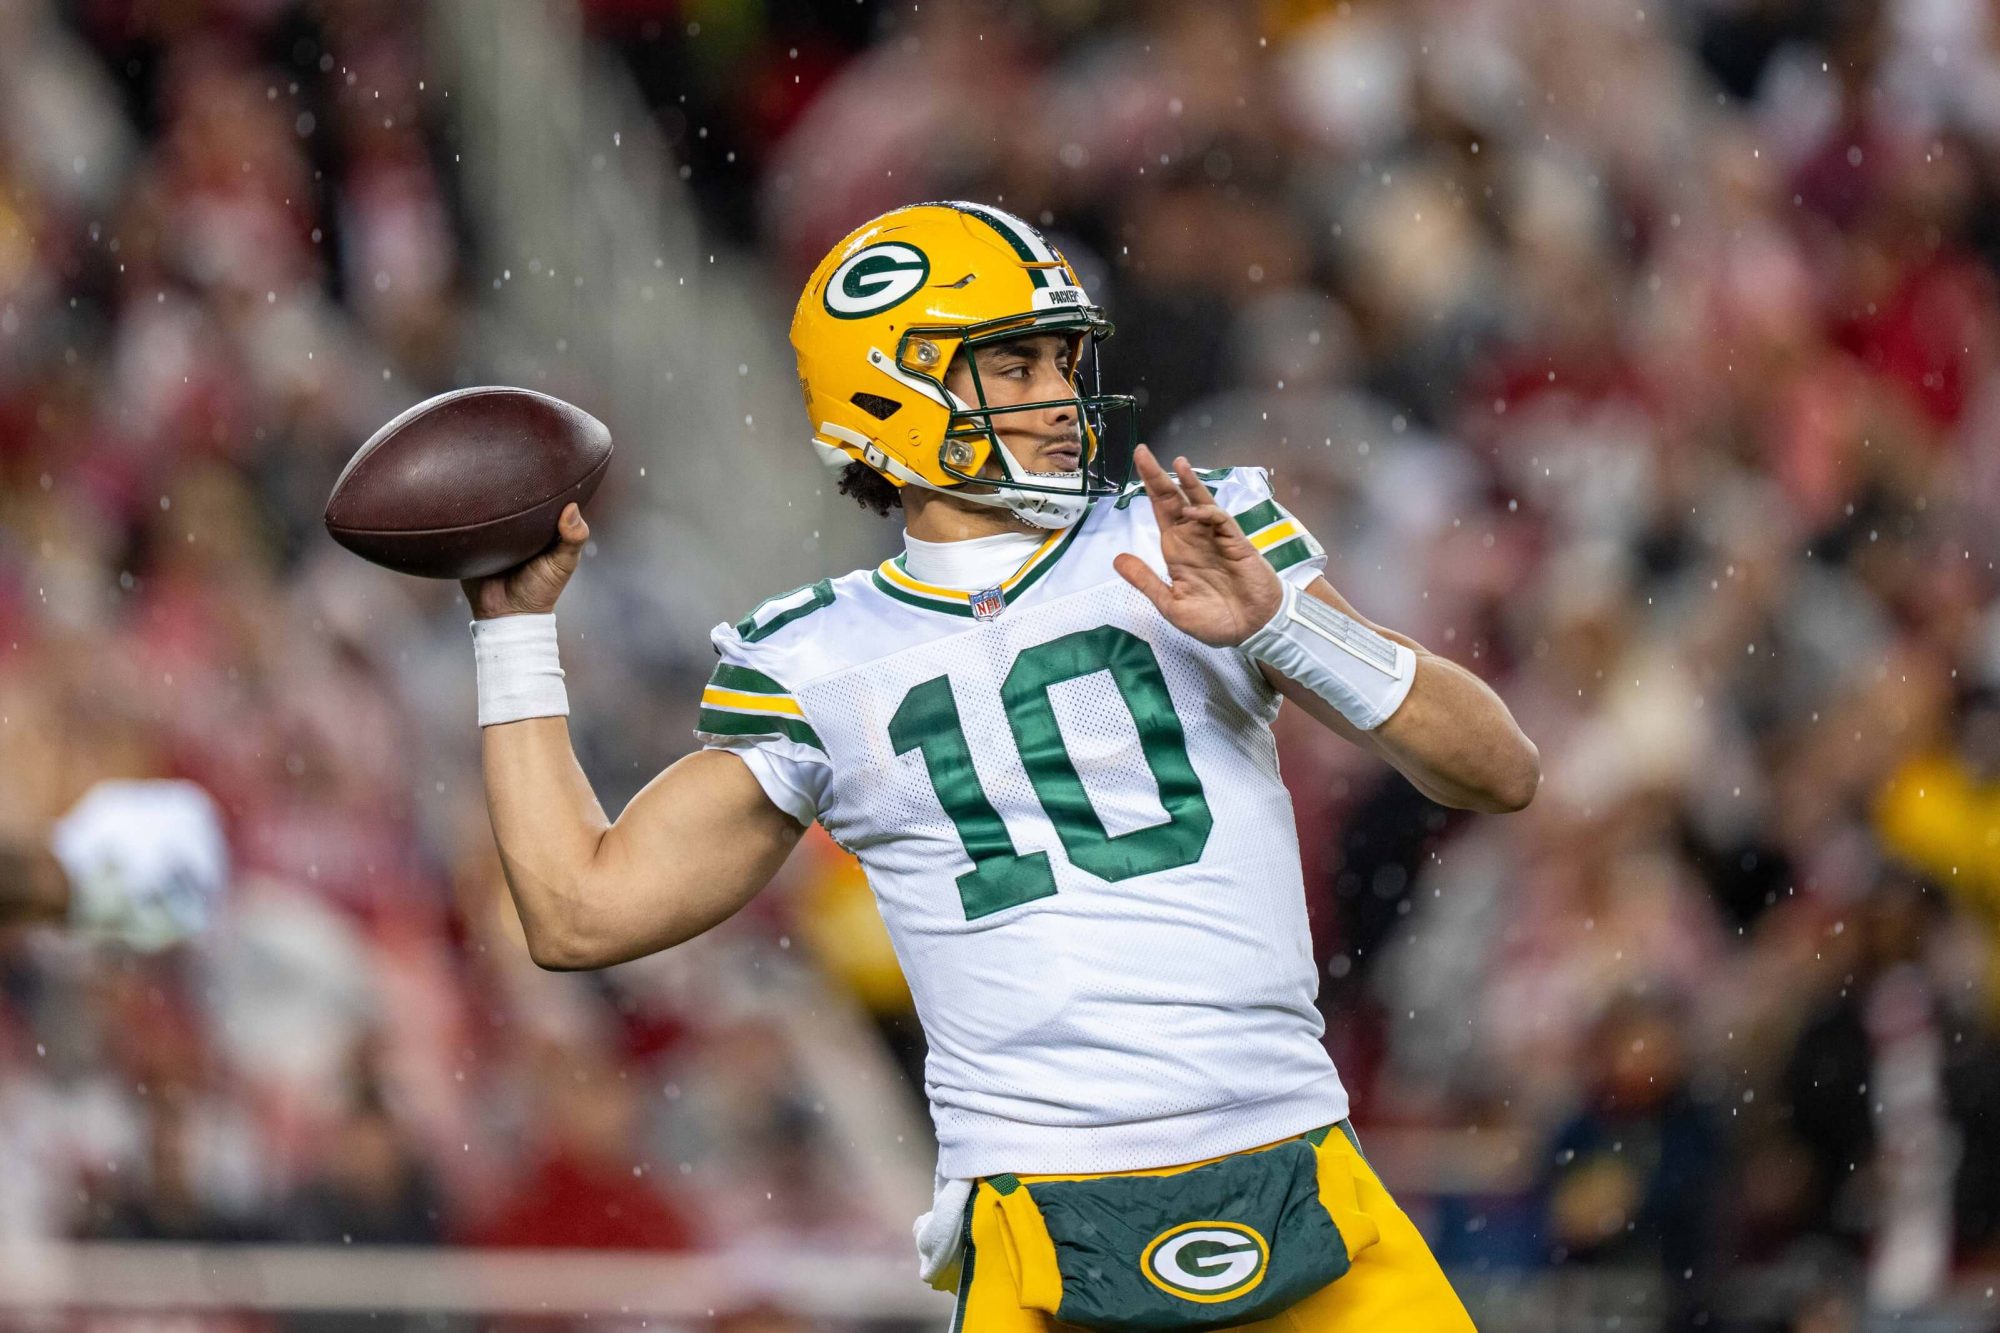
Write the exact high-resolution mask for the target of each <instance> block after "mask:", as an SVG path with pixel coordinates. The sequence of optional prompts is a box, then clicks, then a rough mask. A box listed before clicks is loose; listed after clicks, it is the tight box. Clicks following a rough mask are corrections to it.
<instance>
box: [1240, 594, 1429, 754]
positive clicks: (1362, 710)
mask: <svg viewBox="0 0 2000 1333" xmlns="http://www.w3.org/2000/svg"><path fill="white" fill-rule="evenodd" d="M1243 651H1244V652H1245V653H1247V654H1249V655H1250V658H1251V659H1252V660H1253V661H1257V662H1266V663H1269V664H1270V665H1271V666H1272V667H1274V668H1275V669H1276V670H1277V671H1278V672H1279V674H1281V675H1283V676H1286V677H1288V678H1289V679H1292V680H1295V681H1297V682H1298V683H1299V684H1301V685H1303V686H1305V687H1306V688H1307V689H1309V690H1311V691H1312V692H1313V693H1314V694H1317V695H1318V696H1319V697H1320V698H1322V699H1324V700H1326V701H1327V702H1328V703H1329V704H1331V705H1333V707H1334V709H1335V710H1336V711H1337V712H1339V714H1340V715H1341V716H1342V717H1344V718H1346V719H1347V720H1348V721H1349V722H1352V723H1353V724H1354V725H1355V726H1357V727H1359V728H1361V730H1363V731H1373V730H1374V729H1375V728H1377V727H1379V726H1381V725H1382V724H1383V723H1384V722H1386V721H1388V720H1389V716H1390V714H1392V713H1394V712H1395V711H1396V709H1397V708H1399V707H1401V706H1402V703H1403V700H1404V699H1405V698H1407V697H1408V695H1409V693H1410V686H1411V685H1413V684H1415V683H1416V679H1417V655H1416V654H1415V653H1414V652H1412V651H1411V650H1410V648H1409V646H1408V645H1406V644H1401V643H1397V642H1396V641H1395V640H1394V639H1391V638H1386V637H1384V636H1383V635H1380V634H1377V633H1376V632H1375V631H1374V630H1372V629H1370V628H1368V626H1366V625H1364V624H1362V623H1361V622H1360V621H1358V620H1356V619H1354V617H1352V616H1348V615H1343V614H1341V612H1340V611H1338V610H1336V609H1335V608H1333V607H1331V606H1328V605H1327V604H1326V603H1325V602H1322V601H1321V600H1320V599H1319V598H1317V597H1314V596H1313V595H1312V594H1310V593H1307V592H1301V591H1300V590H1299V588H1298V586H1297V585H1296V584H1292V583H1287V584H1286V585H1285V600H1284V602H1283V604H1282V605H1280V606H1279V607H1278V614H1277V615H1275V616H1272V617H1271V623H1270V624H1268V625H1266V626H1264V628H1262V629H1260V630H1258V631H1257V632H1256V633H1255V634H1252V635H1251V636H1250V637H1249V638H1247V639H1245V640H1244V641H1243Z"/></svg>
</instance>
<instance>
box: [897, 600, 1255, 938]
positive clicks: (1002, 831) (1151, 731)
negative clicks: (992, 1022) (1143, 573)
mask: <svg viewBox="0 0 2000 1333" xmlns="http://www.w3.org/2000/svg"><path fill="white" fill-rule="evenodd" d="M1098 671H1108V672H1110V673H1111V679H1112V680H1113V681H1114V682H1115V683H1116V684H1117V686H1118V693H1119V696H1120V697H1121V698H1123V699H1124V701H1125V707H1126V710H1127V711H1128V712H1130V713H1131V715H1132V721H1133V724H1134V725H1135V726H1136V727H1137V728H1138V732H1139V748H1140V752H1141V753H1142V754H1143V755H1144V756H1145V759H1146V767H1147V768H1148V769H1150V770H1151V771H1152V774H1153V781H1154V783H1155V784H1157V785H1158V787H1159V789H1160V805H1161V807H1162V808H1163V809H1165V810H1166V812H1167V820H1166V822H1165V823H1163V824H1154V825H1152V826H1150V827H1148V828H1142V829H1135V830H1133V831H1132V832H1129V833H1120V834H1116V835H1113V834H1111V833H1108V832H1106V831H1105V828H1104V821H1103V820H1101V819H1099V818H1098V816H1097V811H1096V810H1095V809H1094V808H1092V806H1091V804H1090V796H1089V794H1088V793H1087V792H1086V791H1085V790H1084V786H1083V778H1082V776H1081V775H1080V774H1079V773H1078V772H1077V769H1076V762H1075V761H1074V760H1073V759H1071V758H1070V753H1069V747H1068V746H1066V745H1065V744H1063V738H1062V731H1061V729H1060V728H1059V727H1058V726H1057V725H1056V711H1055V706H1054V705H1053V704H1052V703H1050V701H1049V690H1050V689H1051V688H1052V687H1054V686H1056V685H1059V684H1061V683H1062V682H1064V681H1067V680H1075V679H1076V678H1078V677H1079V676H1088V675H1091V674H1093V673H1094V672H1098ZM1000 702H1001V704H1002V706H1003V707H1005V709H1006V711H1007V725H1008V726H1009V727H1010V728H1011V729H1012V730H1013V733H1014V744H1015V745H1016V746H1017V747H1018V748H1019V749H1020V752H1021V764H1022V767H1024V768H1025V769H1026V770H1027V773H1028V781H1029V782H1030V783H1032V784H1033V785H1034V788H1035V796H1036V798H1037V799H1039V800H1040V801H1041V803H1042V808H1043V809H1044V810H1045V811H1047V812H1048V816H1049V820H1050V822H1051V823H1053V824H1054V825H1055V830H1056V836H1057V837H1059V838H1061V839H1062V845H1063V850H1064V851H1065V852H1067V853H1068V854H1069V859H1070V860H1071V861H1072V862H1073V863H1074V864H1075V865H1076V866H1078V867H1079V868H1080V869H1083V870H1087V871H1089V872H1090V873H1091V874H1093V875H1096V876H1098V877H1099V878H1102V879H1107V880H1113V881H1117V880H1124V879H1132V878H1134V877H1135V876H1139V875H1150V874H1154V873H1156V872H1158V871H1161V870H1172V869H1174V868H1175V867H1177V866H1184V865H1191V864H1193V863H1194V862H1195V861H1198V860H1200V859H1201V852H1202V848H1203V847H1205V846H1207V844H1208V834H1209V830H1210V829H1212V828H1213V827H1214V826H1215V817H1214V815H1213V814H1212V813H1210V811H1209V808H1208V799H1207V797H1205V796H1204V795H1203V794H1202V790H1201V779H1200V778H1199V777H1198V776H1196V774H1195V771H1194V765H1193V764H1192V763H1190V762H1189V760H1188V752H1187V737H1186V735H1185V733H1183V732H1182V730H1181V722H1180V718H1179V717H1177V716H1175V714H1174V706H1173V699H1172V698H1171V697H1170V696H1169V695H1168V693H1167V678H1166V675H1165V674H1164V673H1163V672H1162V671H1161V670H1160V659H1159V658H1158V657H1156V656H1154V655H1153V650H1152V648H1151V647H1149V646H1148V645H1147V643H1146V641H1145V640H1144V639H1141V638H1140V637H1139V636H1138V635H1136V634H1132V633H1129V632H1127V631H1125V630H1122V629H1118V628H1117V627H1115V626H1111V625H1104V626H1100V627H1099V628H1097V629H1091V630H1081V631H1079V632H1077V633H1075V634H1066V635H1064V636H1063V637H1062V638H1060V639H1051V640H1050V641H1049V642H1047V643H1043V644H1037V645H1036V646H1035V647H1033V648H1029V649H1027V650H1026V651H1025V652H1023V653H1022V654H1021V655H1020V656H1019V657H1017V658H1015V659H1014V665H1013V667H1012V669H1010V670H1009V671H1008V672H1007V679H1006V680H1005V681H1003V682H1001V685H1000ZM889 740H890V742H891V743H892V744H894V745H895V747H896V753H897V754H899V755H902V754H908V753H909V752H910V751H912V750H918V751H921V752H922V754H923V757H924V768H925V770H926V771H927V772H928V773H929V774H930V779H931V787H932V788H933V789H934V790H935V791H936V792H937V798H938V804H939V805H941V806H943V807H944V812H945V814H947V815H949V816H950V817H951V822H952V825H953V826H954V827H955V828H956V829H957V830H958V838H959V841H960V842H961V843H963V844H964V845H965V854H966V855H967V856H968V857H969V858H970V859H971V861H972V869H971V870H969V871H967V872H966V873H965V874H963V875H960V876H959V877H958V894H959V899H960V901H961V902H962V903H963V904H964V906H965V919H966V920H968V921H972V920H976V919H978V918H979V917H982V916H990V915H991V914H993V913H994V912H999V911H1004V910H1005V909H1007V908H1009V907H1017V906H1019V905H1020V904H1022V903H1028V902H1033V901H1034V900H1035V899H1037V898H1046V897H1048V896H1049V895H1050V894H1052V893H1054V892H1055V891H1056V881H1055V875H1054V873H1053V872H1052V871H1051V870H1050V869H1049V854H1048V853H1047V852H1030V853H1028V854H1027V855H1025V856H1023V855H1021V854H1020V853H1019V852H1017V851H1015V850H1014V839H1013V837H1012V836H1011V835H1010V834H1009V833H1008V832H1007V826H1006V824H1005V823H1004V822H1002V821H1001V818H1000V814H999V812H998V811H997V810H995V809H994V808H993V803H992V802H991V801H989V800H988V799H986V792H985V790H984V789H983V788H982V787H981V786H980V785H979V774H978V773H977V772H976V771H974V769H973V767H972V749H971V747H970V746H969V745H967V744H966V740H965V727H964V725H963V724H962V723H961V722H960V721H959V717H958V704H957V702H956V701H955V700H954V699H953V698H952V693H951V680H950V678H949V677H946V676H938V677H936V678H934V679H931V680H927V681H925V682H924V683H923V684H921V685H919V686H917V687H916V688H914V689H912V690H911V691H910V692H909V693H908V694H906V695H904V696H903V702H902V703H901V705H899V706H898V707H897V709H896V715H895V717H893V718H891V719H890V720H889Z"/></svg>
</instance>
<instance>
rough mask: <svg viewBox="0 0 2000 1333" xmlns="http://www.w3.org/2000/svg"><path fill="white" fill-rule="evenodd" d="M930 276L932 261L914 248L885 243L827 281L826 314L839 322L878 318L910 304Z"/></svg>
mask: <svg viewBox="0 0 2000 1333" xmlns="http://www.w3.org/2000/svg"><path fill="white" fill-rule="evenodd" d="M930 275H931V261H930V260H929V259H928V258H926V257H925V255H924V252H923V251H921V250H919V249H917V247H916V246H914V245H905V244H903V243H902V242H901V241H883V242H880V243H879V244H876V245H871V246H869V247H868V248H867V249H865V250H863V251H861V252H860V253H858V254H855V255H852V256H850V257H849V258H848V259H847V260H846V261H845V262H844V263H842V264H841V266H840V267H839V268H837V269H835V270H834V271H833V276H832V277H830V278H828V279H827V280H826V309H827V313H829V314H831V315H833V316H835V317H837V318H839V319H860V318H862V317H863V316H864V315H878V314H880V313H882V312H883V311H884V310H887V309H888V308H889V307H890V306H893V305H896V304H897V303H899V302H902V301H907V300H908V299H909V298H910V297H911V296H912V295H913V294H914V293H915V292H916V290H917V288H919V287H921V286H923V285H924V279H925V278H928V277H929V276H930Z"/></svg>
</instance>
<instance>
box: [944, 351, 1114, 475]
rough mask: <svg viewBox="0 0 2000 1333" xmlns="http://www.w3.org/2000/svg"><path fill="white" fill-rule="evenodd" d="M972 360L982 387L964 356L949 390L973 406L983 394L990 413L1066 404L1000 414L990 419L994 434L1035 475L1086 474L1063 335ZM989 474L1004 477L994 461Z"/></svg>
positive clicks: (948, 375) (953, 370)
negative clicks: (991, 409)
mask: <svg viewBox="0 0 2000 1333" xmlns="http://www.w3.org/2000/svg"><path fill="white" fill-rule="evenodd" d="M972 354H973V355H974V356H975V357H977V358H978V361H979V383H978V386H977V387H976V388H975V386H974V384H973V380H972V371H971V369H970V368H969V367H968V366H967V365H966V363H965V357H964V356H963V355H961V356H959V357H957V358H956V359H954V360H953V362H952V366H951V370H950V371H949V372H947V373H946V375H945V380H944V382H945V387H946V388H948V389H950V390H951V391H952V392H953V393H955V394H957V395H958V396H959V397H960V398H963V399H964V400H965V401H967V402H971V403H976V402H978V401H979V394H980V392H981V391H983V392H984V394H985V399H986V406H988V407H998V408H1004V407H1006V406H1008V405H1009V404H1012V403H1044V402H1049V401H1050V400H1064V401H1058V402H1056V403H1054V405H1053V406H1050V407H1041V408H1032V409H1029V410H1027V411H1022V412H996V413H994V414H993V416H992V418H991V421H992V423H993V432H994V434H996V435H998V436H999V437H1000V440H1001V443H1003V444H1005V445H1006V446H1007V451H1008V452H1009V453H1011V454H1013V455H1014V457H1015V458H1016V459H1017V460H1018V461H1019V462H1020V464H1021V466H1022V467H1024V468H1026V469H1027V470H1028V471H1030V472H1074V471H1076V470H1077V469H1078V468H1081V467H1082V466H1083V432H1082V430H1081V429H1080V428H1079V423H1078V420H1077V406H1076V402H1075V400H1074V395H1075V393H1076V389H1075V387H1074V386H1073V385H1072V384H1071V382H1070V376H1071V373H1072V371H1073V370H1074V367H1073V366H1072V365H1071V364H1070V358H1071V355H1072V352H1071V342H1070V340H1069V339H1068V338H1067V337H1064V336H1063V335H1061V334H1056V333H1038V334H1033V335H1031V336H1029V337H1026V338H1015V339H1013V340H1011V341H1008V342H1002V343H992V344H990V345H988V346H984V347H978V348H975V349H974V350H973V353H972ZM986 471H987V472H989V473H991V474H992V475H994V476H998V475H1000V470H999V463H998V462H997V461H989V462H988V463H987V465H986Z"/></svg>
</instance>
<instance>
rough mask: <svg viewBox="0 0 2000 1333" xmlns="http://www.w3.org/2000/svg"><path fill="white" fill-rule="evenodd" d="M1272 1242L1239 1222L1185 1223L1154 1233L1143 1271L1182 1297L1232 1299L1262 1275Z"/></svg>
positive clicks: (1143, 1257) (1142, 1257) (1148, 1278)
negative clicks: (1269, 1243)
mask: <svg viewBox="0 0 2000 1333" xmlns="http://www.w3.org/2000/svg"><path fill="white" fill-rule="evenodd" d="M1270 1263H1271V1247H1270V1246H1269V1245H1267V1244H1266V1243H1265V1242H1264V1238H1263V1237H1262V1236H1260V1235H1258V1234H1257V1232H1256V1230H1255V1229H1254V1228H1251V1227H1246V1226H1244V1225H1243V1224H1242V1223H1240V1222H1183V1223H1181V1225H1179V1226H1177V1227H1169V1228H1168V1229H1167V1230H1165V1231H1162V1232H1161V1233H1160V1234H1159V1235H1157V1236H1155V1237H1153V1239H1152V1242H1151V1243H1150V1244H1148V1245H1147V1246H1146V1252H1145V1253H1144V1254H1142V1255H1140V1256H1139V1271H1140V1272H1142V1273H1144V1274H1145V1275H1146V1281H1148V1282H1150V1283H1152V1284H1153V1285H1154V1286H1156V1287H1158V1288H1159V1289H1160V1290H1161V1291H1164V1292H1167V1293H1169V1294H1170V1295H1174V1296H1178V1297H1180V1298H1181V1299H1182V1300H1184V1301H1201V1302H1203V1303H1204V1304H1213V1303H1215V1302H1217V1301H1227V1300H1234V1299H1235V1298H1236V1297H1238V1296H1241V1295H1243V1294H1244V1293H1245V1292H1247V1291H1250V1290H1253V1289H1254V1288H1255V1287H1256V1286H1257V1284H1258V1283H1259V1282H1262V1281H1263V1280H1264V1273H1265V1270H1266V1269H1268V1268H1269V1267H1270Z"/></svg>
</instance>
